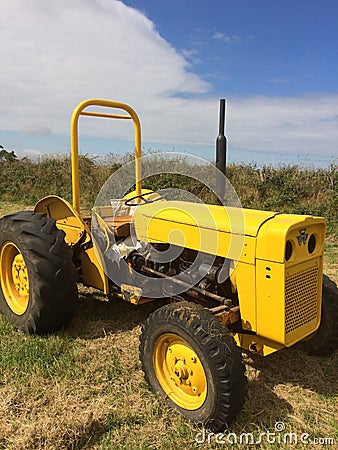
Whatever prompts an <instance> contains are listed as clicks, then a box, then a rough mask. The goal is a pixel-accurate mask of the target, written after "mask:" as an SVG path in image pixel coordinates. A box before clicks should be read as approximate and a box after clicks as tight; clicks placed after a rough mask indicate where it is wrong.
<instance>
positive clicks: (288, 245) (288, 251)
mask: <svg viewBox="0 0 338 450" xmlns="http://www.w3.org/2000/svg"><path fill="white" fill-rule="evenodd" d="M292 253H293V243H292V241H290V240H287V241H286V244H285V261H289V259H290V258H291V256H292Z"/></svg>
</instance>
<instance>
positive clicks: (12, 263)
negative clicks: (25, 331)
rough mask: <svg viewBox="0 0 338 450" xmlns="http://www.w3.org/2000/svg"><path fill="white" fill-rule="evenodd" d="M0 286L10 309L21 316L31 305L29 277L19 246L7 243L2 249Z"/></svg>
mask: <svg viewBox="0 0 338 450" xmlns="http://www.w3.org/2000/svg"><path fill="white" fill-rule="evenodd" d="M0 286H1V290H2V292H3V295H4V297H5V300H6V302H7V304H8V306H9V308H10V309H11V310H12V311H13V313H14V314H17V315H18V316H21V315H22V314H24V312H25V311H26V310H27V308H28V304H29V277H28V269H27V266H26V262H25V260H24V257H23V255H22V253H21V251H20V249H19V247H18V246H17V245H15V244H14V243H13V242H9V241H7V242H5V243H4V244H3V246H2V247H1V249H0Z"/></svg>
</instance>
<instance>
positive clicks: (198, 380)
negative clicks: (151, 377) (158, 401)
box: [153, 334, 207, 410]
mask: <svg viewBox="0 0 338 450" xmlns="http://www.w3.org/2000/svg"><path fill="white" fill-rule="evenodd" d="M153 362H154V368H155V374H156V377H157V379H158V381H159V383H160V385H161V386H162V388H163V390H164V392H165V393H166V394H167V395H168V397H169V398H170V399H171V400H172V401H173V402H175V403H176V404H177V405H178V406H180V407H181V408H184V409H189V410H195V409H198V408H200V407H201V406H202V405H203V403H204V401H205V399H206V396H207V379H206V375H205V371H204V368H203V366H202V363H201V361H200V360H199V358H198V356H197V355H196V353H195V352H194V351H193V349H192V348H191V347H190V346H189V344H188V343H187V342H186V341H185V340H184V339H182V338H180V337H179V336H177V335H175V334H164V335H163V336H161V337H160V338H159V339H158V340H157V342H156V344H155V347H154V352H153Z"/></svg>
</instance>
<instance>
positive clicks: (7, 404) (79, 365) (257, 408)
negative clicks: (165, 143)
mask: <svg viewBox="0 0 338 450" xmlns="http://www.w3.org/2000/svg"><path fill="white" fill-rule="evenodd" d="M26 208H27V207H21V206H20V205H11V204H0V215H1V214H4V213H7V212H9V211H10V210H19V209H26ZM325 255H326V262H325V272H326V273H327V274H329V275H330V276H331V277H332V278H333V279H335V281H336V282H337V281H338V265H337V260H338V258H337V255H338V246H337V243H336V242H335V241H334V240H333V239H331V238H330V237H329V238H328V243H327V246H326V251H325ZM152 310H153V305H151V304H148V305H144V306H139V307H135V306H132V305H129V304H126V303H123V302H120V301H110V302H108V301H107V299H106V298H105V297H104V296H102V295H101V293H100V292H98V291H95V290H92V289H87V288H85V287H81V286H80V296H79V303H78V308H77V312H76V315H75V318H74V320H73V321H72V323H71V324H70V326H68V327H67V329H65V330H64V331H62V332H59V333H56V334H54V335H51V336H48V337H39V336H26V335H24V334H23V333H21V332H17V331H15V330H13V328H12V326H11V325H10V324H9V323H8V322H7V321H6V320H5V319H4V318H3V317H2V316H0V449H8V450H21V449H22V450H24V449H25V450H26V449H29V450H30V449H48V450H49V449H51V450H52V449H121V450H122V449H125V450H133V449H135V450H136V449H140V450H141V449H154V450H155V449H166V450H169V449H194V448H202V449H203V448H208V449H209V448H210V449H218V448H228V445H227V444H226V439H227V437H228V434H229V433H233V434H232V435H231V436H230V437H231V439H232V440H234V439H235V435H236V436H237V439H238V440H240V435H241V433H242V436H244V435H243V433H252V435H253V436H254V439H255V440H256V439H258V438H259V435H260V433H266V432H270V435H269V437H267V436H266V434H265V435H263V436H262V437H261V441H262V442H261V444H258V445H256V446H255V447H254V446H251V447H252V448H262V449H277V448H282V449H289V448H297V449H298V448H304V449H305V448H306V449H309V448H337V447H338V401H337V397H338V383H337V373H338V352H336V353H335V354H334V355H332V356H330V357H326V358H324V357H310V356H307V355H305V354H304V353H302V352H301V351H300V350H298V349H297V348H291V349H285V350H282V351H280V352H277V353H275V354H272V355H270V356H268V357H266V358H259V357H252V356H251V355H244V357H245V360H246V363H247V375H248V378H249V390H248V398H247V401H246V403H245V406H244V409H243V411H242V412H241V413H240V415H239V416H238V418H237V420H236V421H235V423H233V424H232V425H231V426H230V427H229V429H228V430H225V436H224V437H222V436H220V437H218V440H219V441H220V443H217V442H216V440H215V436H210V437H209V441H210V443H208V442H207V440H208V439H207V438H208V435H206V436H205V439H204V436H203V434H199V435H198V434H197V433H201V432H202V431H203V430H202V429H201V428H199V427H195V426H193V425H191V424H190V423H188V422H187V421H185V420H184V419H183V418H182V417H181V416H180V415H179V414H177V413H176V412H174V411H172V410H171V409H170V408H169V407H168V406H167V405H166V403H165V402H164V401H163V400H162V399H160V398H158V396H156V395H154V394H153V393H151V392H150V390H149V388H148V386H147V384H146V383H145V381H144V378H143V374H142V371H141V366H140V362H139V359H138V339H139V333H140V324H141V323H142V322H143V321H144V320H145V318H146V317H147V315H148V314H149V313H150V312H151V311H152ZM277 422H283V424H284V426H285V431H284V432H282V433H276V436H275V437H274V436H273V435H272V434H271V433H273V432H274V431H275V428H274V427H275V424H276V423H277ZM278 426H282V425H280V424H279V425H278ZM282 427H283V426H282ZM285 432H287V433H295V435H294V436H293V438H292V443H290V439H289V438H288V437H287V436H286V437H285V435H284V433H285ZM303 433H307V434H308V435H309V437H308V438H306V437H304V435H303ZM302 435H303V439H305V440H306V439H307V440H308V441H311V442H312V443H310V444H306V443H304V444H302V443H301V442H300V440H301V436H302ZM196 436H197V438H198V441H199V442H202V441H203V440H205V442H204V443H201V444H197V442H196V439H195V438H196ZM295 436H297V439H298V444H295ZM274 438H275V440H276V442H273V440H274ZM284 438H285V439H286V443H283V439H284ZM328 438H329V439H331V440H334V444H332V442H333V441H331V440H330V441H327V440H326V441H325V439H328ZM243 439H244V442H245V437H244V438H243ZM315 439H318V440H319V442H320V443H318V444H315V443H314V442H313V441H314V440H315ZM278 440H280V441H281V443H279V442H278ZM325 443H326V445H323V444H325ZM245 446H246V445H245V443H243V444H237V445H229V448H244V447H245Z"/></svg>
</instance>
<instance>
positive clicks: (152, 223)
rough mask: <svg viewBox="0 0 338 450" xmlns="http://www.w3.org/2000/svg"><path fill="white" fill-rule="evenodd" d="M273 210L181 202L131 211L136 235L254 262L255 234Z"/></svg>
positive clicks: (150, 240) (149, 205) (148, 239)
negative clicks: (253, 209)
mask: <svg viewBox="0 0 338 450" xmlns="http://www.w3.org/2000/svg"><path fill="white" fill-rule="evenodd" d="M274 215H275V213H266V212H264V211H258V212H257V211H252V210H245V209H239V208H231V207H223V206H216V205H204V204H200V203H189V202H181V201H167V202H155V203H152V204H145V205H140V206H139V207H138V208H137V210H136V211H135V215H134V225H135V231H136V235H137V238H138V239H139V240H143V241H146V242H169V243H171V244H174V245H179V246H182V247H188V248H191V249H194V250H197V251H201V252H205V253H209V254H212V255H218V256H223V257H225V258H230V259H234V260H241V261H244V262H247V263H249V264H254V260H255V236H256V235H257V233H258V230H259V227H260V225H261V224H262V222H264V221H265V220H268V218H271V217H273V216H274Z"/></svg>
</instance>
